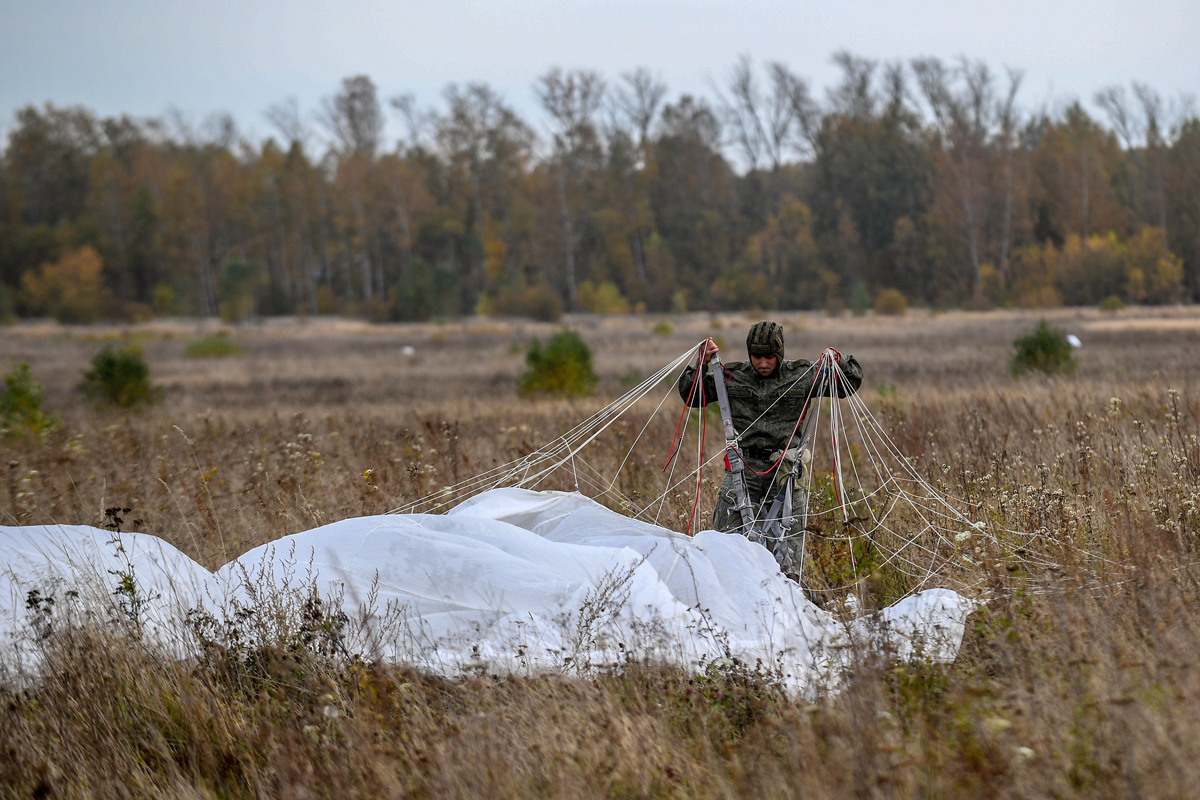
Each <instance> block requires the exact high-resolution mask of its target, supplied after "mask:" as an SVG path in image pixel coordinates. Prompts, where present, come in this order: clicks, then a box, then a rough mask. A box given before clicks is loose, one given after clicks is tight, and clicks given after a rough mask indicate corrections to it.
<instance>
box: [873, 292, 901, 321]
mask: <svg viewBox="0 0 1200 800" xmlns="http://www.w3.org/2000/svg"><path fill="white" fill-rule="evenodd" d="M907 312H908V301H907V300H905V299H904V295H902V294H901V293H900V292H899V290H897V289H884V290H883V291H882V292H880V293H879V294H877V295H875V313H876V314H878V315H880V316H882V317H903V316H904V315H905V314H906V313H907Z"/></svg>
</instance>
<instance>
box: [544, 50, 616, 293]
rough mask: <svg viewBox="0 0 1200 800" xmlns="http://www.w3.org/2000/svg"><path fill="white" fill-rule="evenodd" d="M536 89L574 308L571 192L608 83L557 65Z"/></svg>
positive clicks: (594, 141)
mask: <svg viewBox="0 0 1200 800" xmlns="http://www.w3.org/2000/svg"><path fill="white" fill-rule="evenodd" d="M534 92H535V93H536V94H537V96H538V100H540V101H541V103H542V108H544V109H545V110H546V113H548V114H549V115H550V119H551V122H552V129H551V138H552V141H553V146H554V155H553V159H554V166H555V173H556V178H557V181H556V183H557V188H558V201H559V214H560V217H561V220H562V226H563V249H564V251H565V253H564V255H565V264H564V268H565V273H566V274H565V278H566V283H567V303H568V305H569V307H570V308H572V309H574V308H575V306H576V303H577V300H578V282H577V279H576V274H575V249H576V248H577V247H578V245H579V242H578V238H579V237H578V232H577V229H576V228H577V226H576V224H575V214H574V211H573V210H572V202H571V196H572V194H574V189H575V186H576V185H577V184H578V178H579V172H580V169H581V167H582V164H581V162H582V160H583V158H584V156H585V154H587V153H588V152H589V151H594V150H595V149H596V148H597V147H598V132H597V130H596V114H597V112H598V111H599V110H600V107H601V105H602V103H603V102H604V92H605V84H604V79H603V78H601V77H600V74H599V73H597V72H593V71H591V70H576V71H573V72H563V71H562V70H561V69H559V68H558V67H554V68H553V69H551V70H550V71H549V72H547V73H546V74H545V75H543V76H542V77H541V78H539V79H538V82H537V83H536V84H535V85H534Z"/></svg>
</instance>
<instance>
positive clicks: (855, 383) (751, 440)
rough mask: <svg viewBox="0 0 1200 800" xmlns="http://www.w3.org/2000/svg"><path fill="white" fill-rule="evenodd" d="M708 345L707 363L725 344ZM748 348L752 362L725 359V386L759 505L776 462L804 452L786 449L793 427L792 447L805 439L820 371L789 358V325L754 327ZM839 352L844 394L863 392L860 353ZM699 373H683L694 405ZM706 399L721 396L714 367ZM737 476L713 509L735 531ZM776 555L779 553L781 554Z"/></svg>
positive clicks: (720, 525)
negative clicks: (803, 422)
mask: <svg viewBox="0 0 1200 800" xmlns="http://www.w3.org/2000/svg"><path fill="white" fill-rule="evenodd" d="M702 347H703V348H704V354H703V359H702V360H703V362H704V363H705V364H707V363H708V362H709V360H710V359H711V358H712V356H713V355H714V354H715V353H716V352H718V350H719V348H718V347H717V345H716V343H715V342H713V340H712V339H709V340H708V341H706V342H705V343H704V344H703V345H702ZM746 352H747V354H748V355H749V356H750V360H749V361H734V362H731V363H729V364H725V372H726V377H725V387H726V391H727V392H728V395H729V412H730V416H731V418H732V421H733V427H734V429H735V431H736V432H737V435H738V442H739V445H740V449H741V453H742V457H743V459H744V460H745V463H746V466H747V469H746V470H745V471H744V472H743V473H742V474H743V475H745V476H746V490H747V493H748V494H749V499H750V502H751V503H752V504H753V505H754V507H755V508H758V506H759V504H760V503H762V501H763V499H764V498H765V497H767V496H768V492H769V491H770V489H771V485H772V482H773V481H774V480H775V478H776V474H777V472H778V470H776V469H772V466H773V465H776V463H777V462H779V464H780V466H779V469H780V470H782V469H788V468H790V467H791V463H790V462H794V460H795V457H798V456H800V454H798V453H788V454H786V455H790V456H792V458H791V459H788V458H787V457H786V456H785V453H784V448H786V447H788V446H789V441H788V440H789V437H791V436H792V433H793V431H797V433H796V437H795V438H794V439H792V440H791V443H790V446H791V447H793V448H794V447H795V446H796V445H797V444H798V443H799V433H798V428H797V425H796V422H797V420H798V419H799V418H800V415H801V413H802V412H803V411H804V406H805V402H806V401H807V400H808V399H809V395H810V393H812V391H813V382H814V379H817V378H818V377H819V376H817V375H816V370H815V369H814V368H813V365H812V362H810V361H804V360H803V359H801V360H799V361H785V360H784V359H783V328H781V327H780V326H779V325H778V324H776V323H774V322H768V321H763V322H758V323H755V324H754V325H753V326H751V328H750V333H749V334H748V335H747V336H746ZM833 355H834V358H835V360H837V362H838V364H839V365H840V366H841V369H842V372H843V373H845V376H846V380H844V381H843V380H838V381H837V389H838V396H839V397H845V396H846V393H847V389H848V390H849V391H850V392H856V391H858V388H859V386H861V385H862V379H863V373H862V367H861V366H859V363H858V361H857V360H856V359H855V358H854V356H846V357H844V358H843V357H841V356H840V355H838V353H837V351H836V350H835V351H833ZM695 377H696V367H695V365H692V366H689V367H688V368H687V369H685V370H684V371H683V374H682V375H681V376H680V377H679V395H680V396H681V397H682V398H683V401H684V403H687V404H688V405H690V406H692V407H698V406H699V405H700V400H701V394H700V391H699V387H695V389H694V388H693V384H694V383H695ZM847 384H849V386H848V387H847ZM831 391H832V382H831V381H829V380H824V381H821V382H820V383H818V394H819V395H820V396H823V397H828V396H830V393H831ZM689 398H690V399H689ZM703 398H704V403H705V404H708V403H714V402H716V400H717V394H716V385H715V384H714V383H713V375H712V372H711V371H708V370H706V371H705V375H704V394H703ZM734 480H735V479H734V474H733V473H732V472H726V473H725V478H724V480H722V481H721V488H720V491H719V493H718V495H717V507H716V509H715V510H714V511H713V528H714V529H715V530H719V531H732V530H738V529H740V528H741V527H742V520H741V518H740V516H739V515H738V514H737V513H736V511H735V509H736V507H737V494H736V486H735V484H734ZM776 557H777V558H779V554H777V555H776ZM785 566H786V565H785Z"/></svg>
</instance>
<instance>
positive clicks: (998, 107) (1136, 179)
mask: <svg viewBox="0 0 1200 800" xmlns="http://www.w3.org/2000/svg"><path fill="white" fill-rule="evenodd" d="M834 60H835V62H836V63H837V65H838V66H839V68H840V72H841V77H840V80H839V82H838V83H837V85H835V86H833V87H832V88H830V89H828V90H827V91H826V92H825V93H824V96H818V93H816V92H815V91H814V90H813V89H812V88H811V87H810V85H809V83H808V82H807V81H806V80H805V79H803V78H802V77H800V76H798V75H796V74H795V73H794V72H793V71H791V70H790V69H789V68H788V67H787V66H786V65H784V64H781V63H774V62H772V63H767V64H761V65H758V64H755V63H754V62H752V61H751V60H750V59H749V58H742V59H741V60H739V61H738V62H737V63H736V64H734V65H733V66H732V68H730V69H729V70H728V71H727V72H726V73H725V77H724V79H723V80H721V81H716V82H713V84H712V85H711V87H710V89H711V91H710V96H707V97H701V96H695V95H688V94H683V95H679V96H676V97H671V96H670V95H669V90H668V87H667V86H666V85H665V84H664V83H663V82H662V81H661V80H659V79H657V78H656V77H655V76H654V75H653V74H652V73H651V72H650V71H648V70H646V69H636V70H633V71H631V72H627V73H623V74H621V75H620V76H618V77H617V78H615V79H612V80H606V79H605V78H604V77H603V76H602V75H600V74H599V73H597V72H594V71H589V70H571V71H564V70H561V69H557V68H556V69H551V70H549V71H547V72H546V73H545V74H543V75H542V76H540V77H539V78H538V79H537V80H536V82H535V84H534V91H535V93H536V96H537V100H538V102H539V104H540V106H541V109H542V110H543V111H544V121H543V122H541V123H539V125H538V126H537V127H535V125H534V124H532V123H531V122H530V121H529V120H527V119H523V118H522V117H521V115H520V114H519V113H517V111H515V110H514V108H513V107H512V106H511V105H510V104H509V103H508V102H506V100H505V99H504V98H503V97H502V96H501V95H499V94H498V93H497V92H496V91H495V90H494V89H492V88H491V87H489V86H488V85H487V84H485V83H471V84H467V85H450V86H448V87H446V89H445V91H444V92H443V95H442V97H441V100H440V104H439V105H438V106H437V107H422V106H420V105H419V104H418V103H417V102H416V100H415V99H414V98H413V97H412V96H411V95H400V96H396V97H391V98H384V97H382V96H381V94H380V92H379V90H378V89H377V87H376V86H375V84H374V83H373V82H372V81H371V79H370V78H369V77H367V76H355V77H350V78H347V79H345V80H344V81H343V82H342V84H341V86H340V87H339V88H338V89H337V91H336V92H335V93H334V94H332V95H331V96H329V97H328V98H326V100H324V101H323V102H322V103H321V106H320V108H319V109H316V110H313V111H311V112H307V113H306V112H304V111H302V110H301V109H300V108H299V107H298V106H297V104H296V103H295V102H289V103H282V104H280V105H277V106H273V107H272V108H270V109H269V110H268V111H267V112H266V116H267V119H268V120H269V121H270V123H271V125H272V128H273V131H274V134H275V135H273V136H271V137H270V138H268V139H266V140H265V141H261V142H255V141H251V140H249V139H248V138H247V137H245V136H243V135H241V134H240V133H239V131H238V127H237V125H236V123H235V122H234V121H233V120H232V118H230V117H228V116H224V117H216V118H214V119H212V120H210V121H209V123H208V124H206V125H205V126H203V127H202V128H201V129H199V130H197V129H196V128H195V127H194V126H191V125H189V124H188V123H187V122H186V120H185V119H184V118H183V117H182V115H179V114H175V115H173V118H168V119H166V120H163V119H145V120H137V119H132V118H130V117H128V116H120V117H112V118H99V117H97V116H96V115H95V114H93V113H92V112H90V111H89V110H87V109H85V108H80V107H68V108H63V107H57V106H54V105H52V104H46V105H45V106H43V107H35V106H28V107H25V108H23V109H21V110H20V111H18V112H17V114H16V119H15V124H14V125H13V127H12V128H11V130H10V132H9V134H8V137H7V141H6V143H5V147H4V150H3V155H2V159H0V316H4V317H6V318H12V317H13V316H14V315H15V316H47V315H49V316H55V317H57V318H59V319H62V320H64V321H89V320H95V319H109V318H113V319H116V318H124V319H129V318H135V319H136V318H145V317H148V316H152V315H202V316H211V315H217V314H221V315H223V316H225V317H226V318H228V319H245V318H248V317H251V316H255V315H272V314H326V313H341V314H353V315H360V316H363V317H366V318H370V319H375V320H424V319H431V318H442V317H450V316H455V315H461V314H470V313H488V314H501V315H528V316H533V317H538V318H544V319H553V318H556V317H557V316H558V315H559V314H560V313H561V312H562V311H563V310H585V311H596V312H620V311H626V310H640V309H646V310H650V311H671V310H674V311H682V310H686V309H734V308H737V309H748V308H760V309H764V310H767V309H774V308H827V309H830V310H838V309H841V308H844V307H846V306H850V307H854V308H858V307H861V306H863V305H864V304H867V303H869V302H870V300H871V298H872V297H874V296H876V295H877V294H879V293H880V292H883V291H885V290H896V291H899V292H900V293H902V294H903V295H904V297H905V298H907V300H908V301H909V302H911V303H915V304H920V305H930V306H951V305H959V306H966V307H972V308H980V307H990V306H995V305H1003V306H1009V305H1020V306H1054V305H1061V304H1070V305H1087V304H1096V303H1101V302H1108V303H1123V302H1134V303H1175V302H1180V301H1190V300H1194V299H1197V298H1198V297H1200V203H1198V202H1197V200H1198V198H1200V119H1197V117H1196V116H1195V114H1194V113H1193V111H1192V109H1191V106H1190V104H1189V103H1188V102H1187V101H1186V99H1183V100H1179V101H1173V100H1169V99H1164V98H1163V97H1161V96H1160V95H1159V94H1158V93H1157V92H1156V91H1155V90H1153V89H1152V88H1150V87H1147V86H1144V85H1140V84H1133V85H1132V86H1131V87H1129V89H1128V90H1127V89H1126V88H1125V87H1109V88H1105V89H1103V90H1101V91H1099V92H1098V93H1097V94H1096V95H1095V98H1094V99H1095V103H1096V106H1097V107H1098V108H1099V109H1100V114H1099V115H1098V116H1093V115H1092V114H1089V113H1088V111H1087V110H1085V108H1084V107H1083V106H1082V104H1080V103H1079V102H1074V103H1070V104H1067V105H1064V106H1063V107H1062V108H1058V109H1054V110H1049V109H1041V110H1036V111H1031V110H1029V109H1026V108H1024V107H1023V106H1022V105H1021V103H1020V102H1019V93H1020V88H1021V82H1022V75H1021V73H1020V72H1018V71H1014V70H1006V71H1004V72H1003V73H1002V74H1000V73H997V72H995V71H993V70H992V69H990V68H989V67H988V66H987V65H986V64H984V63H982V62H979V61H970V60H968V59H966V58H963V59H959V60H957V61H954V62H945V61H942V60H939V59H935V58H922V59H915V60H912V61H910V62H907V63H901V62H893V63H885V64H880V63H878V62H875V61H871V60H867V59H863V58H860V57H858V56H855V55H853V54H850V53H845V52H842V53H838V54H837V55H835V56H834ZM389 113H391V114H394V115H395V118H397V119H398V120H399V121H401V122H402V123H403V125H402V127H403V128H404V130H405V133H404V135H403V136H402V137H400V139H399V140H398V141H397V142H395V143H394V144H391V145H389V144H388V143H386V142H385V141H384V128H385V122H386V120H387V114H389Z"/></svg>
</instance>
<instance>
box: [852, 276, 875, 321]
mask: <svg viewBox="0 0 1200 800" xmlns="http://www.w3.org/2000/svg"><path fill="white" fill-rule="evenodd" d="M846 305H847V306H848V307H849V308H850V311H851V312H852V313H853V314H854V316H856V317H861V316H862V315H863V314H865V313H867V309H868V308H870V307H871V295H870V293H869V292H868V291H867V286H866V284H864V283H856V284H854V288H853V289H851V290H850V300H849V301H848V302H847V303H846Z"/></svg>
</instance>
